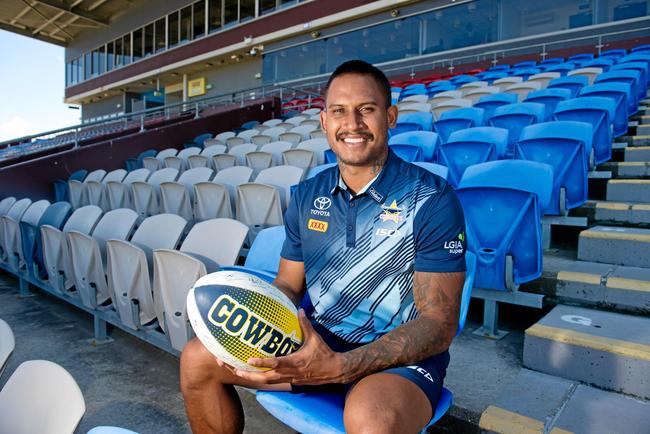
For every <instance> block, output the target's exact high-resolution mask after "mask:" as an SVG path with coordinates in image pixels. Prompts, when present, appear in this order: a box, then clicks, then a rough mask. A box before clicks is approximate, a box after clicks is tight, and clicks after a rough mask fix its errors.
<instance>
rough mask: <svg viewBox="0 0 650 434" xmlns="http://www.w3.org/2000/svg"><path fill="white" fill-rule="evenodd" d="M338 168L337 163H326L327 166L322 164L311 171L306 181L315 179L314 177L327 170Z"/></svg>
mask: <svg viewBox="0 0 650 434" xmlns="http://www.w3.org/2000/svg"><path fill="white" fill-rule="evenodd" d="M334 166H336V163H325V164H320V165H318V166H316V167H312V168H311V169H310V170H309V173H308V174H307V177H306V178H305V179H309V178H313V177H314V176H316V175H318V174H319V173H321V172H322V171H323V170H325V169H329V168H330V167H334Z"/></svg>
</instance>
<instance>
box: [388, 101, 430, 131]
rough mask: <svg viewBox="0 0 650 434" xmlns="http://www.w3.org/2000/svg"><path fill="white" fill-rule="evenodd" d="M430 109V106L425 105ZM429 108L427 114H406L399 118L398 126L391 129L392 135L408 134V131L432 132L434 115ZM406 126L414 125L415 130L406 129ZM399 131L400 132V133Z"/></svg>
mask: <svg viewBox="0 0 650 434" xmlns="http://www.w3.org/2000/svg"><path fill="white" fill-rule="evenodd" d="M425 105H426V106H427V107H429V104H425ZM430 110H431V109H430V108H429V109H428V110H427V111H426V112H417V113H405V114H400V115H398V117H397V125H396V127H395V128H392V129H391V135H392V134H400V133H406V132H408V131H431V130H432V122H433V115H432V114H431V111H430ZM405 125H413V126H414V127H415V128H410V129H409V128H405ZM398 131H399V132H398Z"/></svg>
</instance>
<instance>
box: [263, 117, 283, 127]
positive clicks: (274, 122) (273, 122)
mask: <svg viewBox="0 0 650 434" xmlns="http://www.w3.org/2000/svg"><path fill="white" fill-rule="evenodd" d="M280 123H282V119H269V120H268V121H264V122H262V125H266V126H268V127H271V128H273V127H274V126H276V125H277V124H280Z"/></svg>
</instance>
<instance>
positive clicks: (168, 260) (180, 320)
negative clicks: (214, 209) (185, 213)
mask: <svg viewBox="0 0 650 434" xmlns="http://www.w3.org/2000/svg"><path fill="white" fill-rule="evenodd" d="M247 234H248V227H247V226H246V225H244V224H243V223H240V222H238V221H236V220H232V219H225V218H218V219H211V220H206V221H204V222H201V223H197V224H196V225H194V227H192V229H191V230H190V232H189V233H188V234H187V237H186V238H185V240H184V241H183V244H182V245H181V248H180V250H172V249H156V250H155V251H154V252H153V276H154V277H153V296H154V300H159V303H156V306H157V307H159V310H157V311H156V316H157V318H158V323H159V324H160V326H161V327H162V329H163V330H164V332H165V334H166V335H167V338H168V339H169V341H170V343H171V346H172V348H174V349H176V350H177V351H179V352H180V351H182V350H183V347H184V346H185V344H186V343H187V341H188V340H189V339H190V338H191V337H192V336H193V332H192V331H191V329H190V327H189V324H188V319H187V310H186V305H187V293H188V292H189V290H190V289H191V288H192V286H193V285H194V282H196V281H197V280H198V279H199V278H201V277H202V276H204V275H205V274H207V273H213V272H215V271H218V270H219V269H220V268H221V266H224V265H234V264H236V263H237V258H239V252H240V250H241V248H242V245H243V244H244V240H245V239H246V236H247ZM215 246H219V248H218V249H215Z"/></svg>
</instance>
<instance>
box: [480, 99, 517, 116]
mask: <svg viewBox="0 0 650 434" xmlns="http://www.w3.org/2000/svg"><path fill="white" fill-rule="evenodd" d="M517 98H518V96H517V94H515V93H494V94H492V95H485V96H482V97H481V98H479V100H478V102H477V103H475V104H474V106H473V107H477V108H482V109H483V111H484V112H485V113H484V114H485V119H490V118H491V117H492V114H493V113H494V110H496V108H497V107H500V106H502V105H508V104H514V103H516V102H517Z"/></svg>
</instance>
